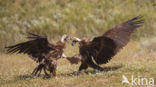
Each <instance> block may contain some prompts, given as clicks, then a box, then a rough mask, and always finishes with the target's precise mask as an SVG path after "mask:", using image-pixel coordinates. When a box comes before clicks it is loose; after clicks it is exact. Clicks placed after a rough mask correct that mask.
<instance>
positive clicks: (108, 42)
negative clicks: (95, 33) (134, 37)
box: [89, 16, 143, 64]
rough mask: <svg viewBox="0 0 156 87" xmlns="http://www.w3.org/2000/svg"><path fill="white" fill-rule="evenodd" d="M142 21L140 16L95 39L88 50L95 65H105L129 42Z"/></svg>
mask: <svg viewBox="0 0 156 87" xmlns="http://www.w3.org/2000/svg"><path fill="white" fill-rule="evenodd" d="M142 23H143V20H141V17H140V16H137V17H134V18H132V19H130V20H128V21H126V22H124V23H121V24H119V25H117V26H115V27H114V28H112V29H110V30H108V31H107V32H105V33H104V34H103V35H102V36H99V37H95V38H94V39H93V40H92V41H91V46H90V48H89V52H90V55H91V56H93V58H94V59H95V61H96V63H97V64H105V63H107V62H108V61H109V60H110V59H111V58H112V57H113V56H114V55H115V54H116V53H117V52H119V50H120V49H121V48H123V47H124V46H125V45H126V44H127V43H128V42H129V40H130V35H131V34H132V32H133V31H134V30H135V29H136V28H138V27H140V26H141V24H142Z"/></svg>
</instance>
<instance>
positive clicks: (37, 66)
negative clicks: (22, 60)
mask: <svg viewBox="0 0 156 87" xmlns="http://www.w3.org/2000/svg"><path fill="white" fill-rule="evenodd" d="M37 68H38V66H37V67H36V68H35V69H34V70H33V72H32V73H31V74H32V75H34V74H35V72H36V70H37Z"/></svg>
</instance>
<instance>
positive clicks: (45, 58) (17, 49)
mask: <svg viewBox="0 0 156 87" xmlns="http://www.w3.org/2000/svg"><path fill="white" fill-rule="evenodd" d="M27 38H28V39H29V41H26V42H23V43H19V44H16V45H13V46H8V47H6V48H7V53H18V54H19V53H23V54H28V55H29V56H30V57H31V58H32V59H33V60H34V61H36V62H37V63H39V65H38V66H37V67H36V68H35V69H34V71H33V73H32V74H34V75H36V74H38V75H40V73H41V71H42V69H43V70H44V73H45V76H50V75H49V74H48V73H47V72H46V70H48V71H50V73H52V74H53V75H54V76H56V67H57V60H58V59H59V58H61V57H63V56H64V55H63V49H64V48H65V43H66V42H68V41H69V40H70V37H68V36H67V35H63V36H62V38H61V40H60V41H58V42H57V43H56V44H51V43H49V42H48V39H47V37H45V36H39V35H36V34H32V33H28V37H27Z"/></svg>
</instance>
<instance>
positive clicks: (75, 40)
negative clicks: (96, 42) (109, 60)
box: [71, 37, 89, 46]
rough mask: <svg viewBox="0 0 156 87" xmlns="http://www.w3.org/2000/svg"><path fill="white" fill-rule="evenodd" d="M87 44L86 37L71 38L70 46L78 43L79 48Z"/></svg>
mask: <svg viewBox="0 0 156 87" xmlns="http://www.w3.org/2000/svg"><path fill="white" fill-rule="evenodd" d="M88 42H89V39H88V38H86V37H84V38H82V39H80V38H77V37H73V38H72V44H71V45H72V46H74V45H75V44H76V43H79V45H80V46H81V45H87V44H88Z"/></svg>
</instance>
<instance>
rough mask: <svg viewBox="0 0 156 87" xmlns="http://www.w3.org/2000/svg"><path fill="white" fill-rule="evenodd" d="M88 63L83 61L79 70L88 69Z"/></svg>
mask: <svg viewBox="0 0 156 87" xmlns="http://www.w3.org/2000/svg"><path fill="white" fill-rule="evenodd" d="M87 68H88V65H87V64H86V63H85V62H82V64H81V65H80V67H79V72H80V71H82V70H83V69H87Z"/></svg>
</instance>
